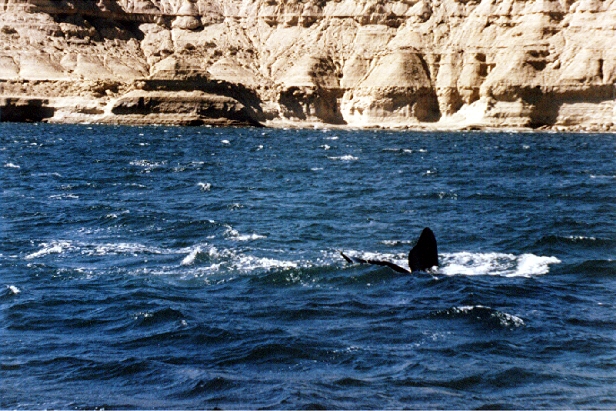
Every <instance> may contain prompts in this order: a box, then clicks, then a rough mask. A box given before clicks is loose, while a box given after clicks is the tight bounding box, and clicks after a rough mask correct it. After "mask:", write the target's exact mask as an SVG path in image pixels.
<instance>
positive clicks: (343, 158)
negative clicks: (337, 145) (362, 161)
mask: <svg viewBox="0 0 616 411" xmlns="http://www.w3.org/2000/svg"><path fill="white" fill-rule="evenodd" d="M327 158H329V159H330V160H336V161H357V160H359V157H355V156H352V155H350V154H347V155H344V156H340V157H327Z"/></svg>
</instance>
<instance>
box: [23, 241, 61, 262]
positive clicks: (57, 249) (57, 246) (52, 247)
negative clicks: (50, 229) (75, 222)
mask: <svg viewBox="0 0 616 411" xmlns="http://www.w3.org/2000/svg"><path fill="white" fill-rule="evenodd" d="M41 247H42V248H41V249H40V250H39V251H36V252H34V253H31V254H28V255H27V256H25V257H24V258H25V259H26V260H32V259H34V258H40V257H44V256H46V255H49V254H62V253H63V252H64V251H65V250H68V249H71V248H72V245H71V243H70V242H68V241H58V242H52V243H42V244H41Z"/></svg>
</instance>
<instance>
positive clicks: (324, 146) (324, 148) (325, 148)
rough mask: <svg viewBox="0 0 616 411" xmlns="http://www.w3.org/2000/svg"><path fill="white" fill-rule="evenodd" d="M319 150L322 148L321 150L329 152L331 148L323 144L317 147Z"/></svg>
mask: <svg viewBox="0 0 616 411" xmlns="http://www.w3.org/2000/svg"><path fill="white" fill-rule="evenodd" d="M319 147H320V148H322V149H323V150H329V149H330V148H331V146H328V145H327V144H323V145H322V146H319Z"/></svg>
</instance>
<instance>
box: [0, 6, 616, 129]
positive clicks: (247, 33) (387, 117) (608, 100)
mask: <svg viewBox="0 0 616 411" xmlns="http://www.w3.org/2000/svg"><path fill="white" fill-rule="evenodd" d="M0 13H1V15H0V121H51V122H100V123H127V124H148V123H163V124H222V125H224V124H231V125H232V124H238V125H246V124H249V125H259V124H262V125H272V126H277V125H291V126H293V125H296V126H308V125H315V124H324V125H344V126H350V127H375V126H378V127H411V128H427V129H432V128H441V129H456V128H468V127H471V128H474V127H479V128H483V127H488V128H492V127H494V128H525V127H531V128H539V127H549V128H554V129H571V130H577V129H590V130H611V129H612V128H615V129H616V126H614V120H615V118H616V106H615V102H614V96H615V94H616V88H615V81H616V48H614V47H612V41H613V39H614V38H616V0H579V1H573V0H504V1H496V0H433V1H427V0H397V1H384V0H359V1H351V0H73V1H71V0H0Z"/></svg>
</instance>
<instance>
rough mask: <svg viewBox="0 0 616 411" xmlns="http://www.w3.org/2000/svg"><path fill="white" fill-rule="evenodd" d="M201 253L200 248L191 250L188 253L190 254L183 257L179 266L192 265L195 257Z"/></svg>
mask: <svg viewBox="0 0 616 411" xmlns="http://www.w3.org/2000/svg"><path fill="white" fill-rule="evenodd" d="M200 252H201V247H197V248H195V249H194V250H192V251H191V252H190V254H188V255H187V256H186V257H184V259H183V260H182V262H181V263H180V264H181V265H192V264H194V262H195V259H196V258H197V255H199V253H200Z"/></svg>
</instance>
